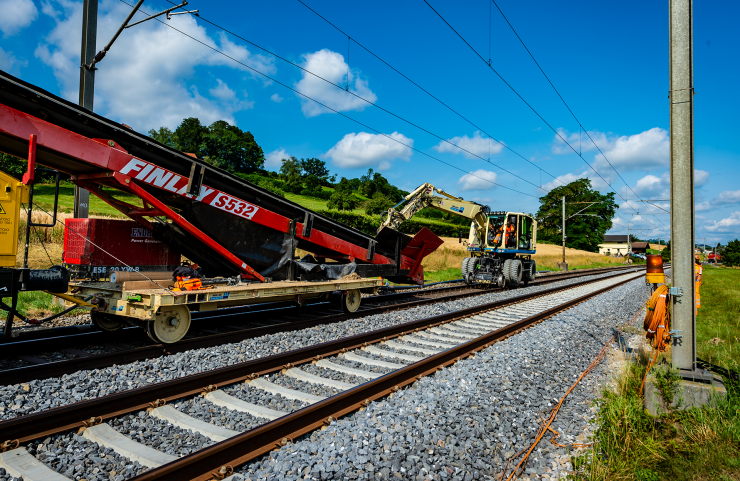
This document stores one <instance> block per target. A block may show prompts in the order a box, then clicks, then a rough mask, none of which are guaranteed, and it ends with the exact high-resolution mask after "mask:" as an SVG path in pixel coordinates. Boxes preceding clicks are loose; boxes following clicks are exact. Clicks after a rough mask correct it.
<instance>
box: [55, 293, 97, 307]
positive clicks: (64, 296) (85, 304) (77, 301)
mask: <svg viewBox="0 0 740 481" xmlns="http://www.w3.org/2000/svg"><path fill="white" fill-rule="evenodd" d="M44 292H46V293H47V294H51V295H52V296H55V297H58V298H59V299H64V300H65V301H69V302H72V303H74V304H77V305H78V306H80V307H95V306H94V305H92V304H90V303H89V302H85V301H83V300H82V299H78V298H76V297H75V296H73V295H71V294H60V293H58V292H49V291H44Z"/></svg>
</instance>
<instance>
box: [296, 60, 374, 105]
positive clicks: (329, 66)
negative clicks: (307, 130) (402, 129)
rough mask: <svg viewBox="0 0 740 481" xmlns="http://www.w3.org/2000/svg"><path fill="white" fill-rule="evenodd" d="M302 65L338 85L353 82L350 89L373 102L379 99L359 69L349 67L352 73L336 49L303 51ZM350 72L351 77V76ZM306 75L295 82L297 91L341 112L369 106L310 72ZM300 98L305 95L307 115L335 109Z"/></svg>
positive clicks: (303, 102)
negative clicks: (354, 69)
mask: <svg viewBox="0 0 740 481" xmlns="http://www.w3.org/2000/svg"><path fill="white" fill-rule="evenodd" d="M301 66H302V67H303V68H305V69H306V70H309V71H311V72H313V73H315V74H316V75H318V76H320V77H322V78H324V79H326V80H328V81H329V82H332V83H334V84H337V85H347V84H349V87H350V88H349V91H350V92H352V93H354V94H356V95H358V96H360V97H362V98H364V99H367V100H368V101H370V102H375V101H376V100H377V99H378V97H377V95H375V94H374V93H373V92H372V91H371V90H370V88H368V86H367V81H366V80H363V79H362V78H360V76H359V74H357V72H356V71H353V70H349V72H348V70H347V63H346V62H345V61H344V57H343V56H342V55H340V54H338V53H336V52H332V51H331V50H328V49H322V50H319V51H318V52H314V53H306V54H303V63H302V64H301ZM348 73H349V80H348V78H347V75H348ZM302 75H303V78H301V80H300V81H299V82H298V83H296V84H295V87H296V90H298V91H299V92H301V93H302V94H304V95H307V96H308V97H311V98H313V99H316V100H318V101H319V102H321V103H322V104H324V105H326V106H327V107H330V108H332V109H334V110H337V111H339V112H346V111H349V110H363V109H365V107H367V106H368V105H369V104H368V103H367V102H365V101H363V100H362V99H359V98H357V97H355V96H354V95H351V94H350V93H348V92H345V91H343V90H341V89H338V88H337V87H335V86H334V85H331V84H329V83H327V82H325V81H324V80H321V79H320V78H318V77H316V76H314V75H311V74H310V73H307V72H305V71H304V72H303V74H302ZM299 97H300V98H301V109H302V110H303V114H304V115H305V116H306V117H315V116H317V115H321V114H325V113H328V112H331V111H330V110H328V109H326V108H325V107H322V106H321V105H319V104H317V103H316V102H313V101H311V100H308V99H307V98H305V97H303V96H299Z"/></svg>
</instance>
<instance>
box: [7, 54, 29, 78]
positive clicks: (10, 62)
mask: <svg viewBox="0 0 740 481" xmlns="http://www.w3.org/2000/svg"><path fill="white" fill-rule="evenodd" d="M26 65H28V61H27V60H18V59H17V58H15V56H14V55H13V52H6V51H5V50H3V49H2V48H0V70H5V71H6V72H9V73H11V74H15V75H17V74H18V73H19V67H25V66H26Z"/></svg>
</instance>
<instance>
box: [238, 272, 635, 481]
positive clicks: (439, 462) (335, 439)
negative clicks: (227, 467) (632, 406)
mask: <svg viewBox="0 0 740 481" xmlns="http://www.w3.org/2000/svg"><path fill="white" fill-rule="evenodd" d="M647 297H648V289H647V288H646V286H645V284H644V280H642V279H637V280H635V281H633V282H630V283H628V284H626V285H623V286H620V287H618V288H616V289H614V290H612V291H609V292H606V293H604V294H601V295H599V296H597V297H596V298H594V299H591V300H589V301H587V302H584V303H582V304H580V305H578V306H576V307H574V308H572V309H569V310H568V311H566V312H563V313H561V314H559V315H557V316H555V317H553V318H551V319H548V320H547V321H544V322H542V323H540V324H538V325H536V326H534V327H532V328H530V329H527V330H526V331H523V332H522V333H520V334H518V335H516V336H514V337H511V338H509V339H506V340H504V341H501V342H498V343H496V344H494V345H493V346H491V347H490V348H488V349H485V350H484V351H481V352H480V353H478V355H476V356H475V357H474V358H472V359H466V360H463V361H461V362H458V363H457V364H456V365H455V366H454V367H452V368H450V369H444V370H442V371H439V372H437V373H436V374H434V375H433V376H431V377H426V378H423V379H421V380H420V381H418V382H416V383H415V384H413V386H411V387H410V388H407V389H404V390H402V391H400V392H399V393H397V394H396V395H394V396H393V397H392V398H386V399H384V400H383V401H380V402H375V403H371V404H370V405H369V406H368V407H367V408H366V409H365V410H364V411H361V412H356V413H354V414H352V415H350V416H347V417H345V418H342V419H340V420H339V421H337V422H334V423H332V424H331V425H330V426H329V427H328V428H327V429H326V430H324V431H315V432H313V433H311V434H310V435H307V436H304V437H303V438H301V439H300V440H298V441H297V442H295V443H294V444H290V445H288V446H286V447H284V448H282V449H280V450H277V451H273V452H271V453H270V454H269V455H267V456H263V457H261V458H259V459H257V460H256V461H254V462H252V463H250V464H249V465H247V466H244V467H242V469H241V472H242V474H243V475H245V477H247V479H303V478H304V477H306V476H308V477H310V478H312V479H374V478H375V477H377V476H378V475H380V476H382V478H383V479H386V478H393V477H396V478H401V479H419V480H421V479H464V480H470V479H494V477H496V479H498V476H499V475H500V474H501V472H502V470H503V467H504V464H505V463H506V460H507V459H508V458H510V457H511V456H513V455H514V454H515V453H517V452H519V451H520V450H522V449H524V448H525V447H528V446H529V445H530V443H531V442H532V441H534V436H535V434H536V432H537V430H538V428H539V426H540V422H541V419H540V412H543V411H544V414H545V415H546V413H547V411H549V410H550V409H551V408H552V407H554V406H555V404H556V403H557V402H558V400H559V399H560V398H561V397H562V396H563V394H564V393H565V391H566V390H567V389H568V388H569V387H570V386H571V385H572V383H573V382H574V381H575V379H576V378H577V377H578V376H579V375H580V374H581V372H583V370H584V369H585V368H586V367H587V366H588V365H589V364H590V363H591V361H592V360H593V358H594V357H595V356H596V354H597V353H598V352H599V351H600V350H601V348H602V347H603V345H604V343H606V342H607V340H608V339H609V338H610V336H612V334H613V333H614V328H615V327H616V326H618V325H620V324H623V323H625V322H627V321H629V320H630V319H631V318H632V317H633V315H634V314H635V312H637V311H638V310H639V309H640V308H641V307H642V306H643V304H644V302H645V301H646V299H647ZM607 377H608V368H607V367H606V366H605V365H603V364H602V365H601V366H599V367H598V368H597V369H595V370H594V371H592V373H591V374H590V375H589V376H587V377H586V378H585V379H584V380H583V381H581V383H580V384H579V385H578V386H577V387H576V389H574V390H573V392H572V393H571V394H570V396H569V397H568V398H567V400H566V402H565V403H564V405H563V407H562V408H561V410H560V413H559V414H558V417H557V418H556V421H555V423H554V424H553V428H554V429H555V430H556V431H559V432H560V437H559V438H558V439H557V441H558V442H559V443H560V444H568V443H577V442H584V441H586V437H587V434H588V431H587V429H588V421H589V420H590V419H592V418H593V417H594V411H593V407H592V401H593V399H595V397H597V396H598V393H599V391H600V389H601V388H602V386H603V385H604V384H605V383H606V381H607ZM551 438H552V434H547V435H545V437H544V438H543V440H542V441H541V442H540V444H539V445H538V447H537V449H536V450H535V451H534V452H533V454H532V456H531V457H530V460H529V463H528V465H527V470H526V472H525V475H524V477H523V479H527V478H530V479H548V478H549V479H559V478H564V477H565V476H566V473H567V472H568V470H569V469H570V468H571V467H570V464H569V462H568V461H569V455H568V450H567V449H565V448H559V447H557V446H555V445H553V444H551V443H550V439H551ZM510 469H511V466H510Z"/></svg>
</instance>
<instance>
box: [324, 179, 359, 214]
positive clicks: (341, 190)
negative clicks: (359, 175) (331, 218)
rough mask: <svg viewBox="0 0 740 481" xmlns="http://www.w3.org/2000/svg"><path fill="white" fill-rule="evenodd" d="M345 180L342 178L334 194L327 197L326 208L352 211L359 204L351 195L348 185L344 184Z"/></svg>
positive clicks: (347, 183)
mask: <svg viewBox="0 0 740 481" xmlns="http://www.w3.org/2000/svg"><path fill="white" fill-rule="evenodd" d="M346 180H347V179H344V178H342V182H340V183H339V184H338V185H337V187H336V188H335V189H334V193H333V194H332V195H331V197H329V201H328V202H327V203H326V206H327V207H328V208H329V209H333V210H354V209H356V208H357V205H358V204H359V203H360V200H359V199H358V198H357V197H356V196H355V195H354V194H352V190H350V183H349V182H348V181H347V182H344V181H346Z"/></svg>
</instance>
